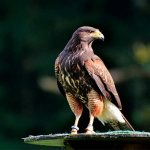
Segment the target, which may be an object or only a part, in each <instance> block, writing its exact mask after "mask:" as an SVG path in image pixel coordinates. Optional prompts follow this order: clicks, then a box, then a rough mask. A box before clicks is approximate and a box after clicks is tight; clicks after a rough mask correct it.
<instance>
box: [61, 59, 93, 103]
mask: <svg viewBox="0 0 150 150" xmlns="http://www.w3.org/2000/svg"><path fill="white" fill-rule="evenodd" d="M60 70H61V71H60V75H59V81H60V83H61V84H62V86H63V88H64V90H65V92H70V93H71V94H72V95H73V96H75V97H76V98H78V99H80V100H81V101H82V102H84V103H86V99H87V96H86V95H87V93H88V92H89V91H90V90H91V88H92V87H91V84H90V77H89V75H88V73H87V72H86V71H85V69H84V67H83V66H82V65H81V64H80V63H79V62H78V61H77V60H75V61H73V62H71V63H70V62H67V61H66V62H65V64H64V65H62V66H61V69H60Z"/></svg>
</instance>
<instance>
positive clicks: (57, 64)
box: [55, 57, 66, 97]
mask: <svg viewBox="0 0 150 150" xmlns="http://www.w3.org/2000/svg"><path fill="white" fill-rule="evenodd" d="M60 72H61V70H60V67H59V57H57V59H56V60H55V76H56V79H57V85H58V89H59V91H60V92H61V94H62V95H63V96H64V97H66V94H65V91H64V89H63V87H62V85H61V83H60V82H59V75H60Z"/></svg>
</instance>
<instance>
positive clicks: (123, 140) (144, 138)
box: [23, 131, 150, 149]
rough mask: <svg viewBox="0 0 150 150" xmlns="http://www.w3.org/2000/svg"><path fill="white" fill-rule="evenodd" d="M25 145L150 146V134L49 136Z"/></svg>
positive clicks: (108, 133) (33, 139) (28, 141)
mask: <svg viewBox="0 0 150 150" xmlns="http://www.w3.org/2000/svg"><path fill="white" fill-rule="evenodd" d="M23 139H24V142H25V143H28V144H36V145H43V146H55V147H66V146H68V145H69V146H70V147H73V148H75V149H78V148H89V149H90V147H91V149H92V148H102V147H112V146H114V147H115V148H116V147H118V146H119V147H123V146H122V145H125V144H126V145H127V144H128V145H132V144H134V146H135V145H137V146H138V147H139V146H140V145H142V146H143V145H144V146H146V147H147V146H148V145H149V143H150V133H149V132H139V131H109V132H103V133H95V134H92V135H88V134H84V133H81V134H77V135H70V134H66V133H65V134H49V135H38V136H29V137H26V138H23Z"/></svg>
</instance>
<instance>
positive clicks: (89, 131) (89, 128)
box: [85, 125, 95, 134]
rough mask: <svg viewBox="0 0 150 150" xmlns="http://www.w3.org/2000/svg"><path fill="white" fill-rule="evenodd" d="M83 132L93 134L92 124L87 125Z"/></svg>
mask: <svg viewBox="0 0 150 150" xmlns="http://www.w3.org/2000/svg"><path fill="white" fill-rule="evenodd" d="M85 130H86V132H85V134H94V133H95V132H94V130H93V126H91V125H89V126H88V127H87V128H86V129H85Z"/></svg>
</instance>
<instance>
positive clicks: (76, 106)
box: [66, 93, 83, 134]
mask: <svg viewBox="0 0 150 150" xmlns="http://www.w3.org/2000/svg"><path fill="white" fill-rule="evenodd" d="M66 98H67V100H68V103H69V106H70V108H71V110H72V112H73V113H74V115H75V122H74V125H73V126H72V127H71V128H72V130H71V134H77V133H78V130H79V128H78V122H79V119H80V117H81V115H82V111H83V106H82V103H81V102H80V101H79V100H77V99H75V98H74V96H73V95H72V94H70V93H67V94H66Z"/></svg>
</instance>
